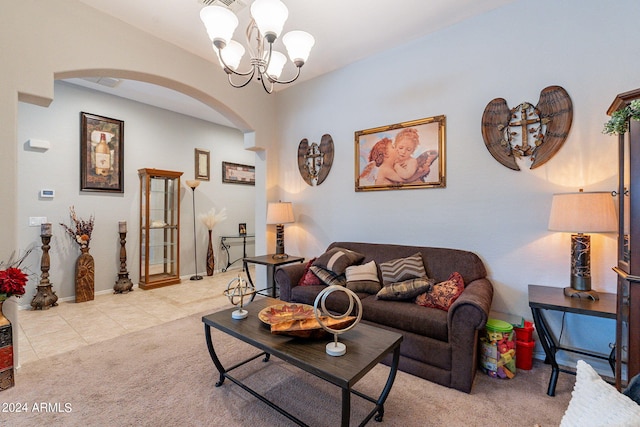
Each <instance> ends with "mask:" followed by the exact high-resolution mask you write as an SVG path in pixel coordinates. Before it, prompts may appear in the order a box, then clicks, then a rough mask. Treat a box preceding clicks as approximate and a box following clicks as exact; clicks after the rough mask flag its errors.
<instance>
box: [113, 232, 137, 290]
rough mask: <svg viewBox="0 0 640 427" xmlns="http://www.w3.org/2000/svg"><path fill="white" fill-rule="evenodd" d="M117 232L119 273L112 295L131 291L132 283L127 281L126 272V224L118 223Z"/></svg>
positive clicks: (127, 275) (127, 274)
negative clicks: (118, 239)
mask: <svg viewBox="0 0 640 427" xmlns="http://www.w3.org/2000/svg"><path fill="white" fill-rule="evenodd" d="M118 232H119V233H120V272H119V273H118V280H116V283H115V285H113V293H114V294H122V293H127V292H130V291H133V283H132V282H131V279H129V272H128V271H127V249H126V248H125V243H127V222H126V221H119V222H118Z"/></svg>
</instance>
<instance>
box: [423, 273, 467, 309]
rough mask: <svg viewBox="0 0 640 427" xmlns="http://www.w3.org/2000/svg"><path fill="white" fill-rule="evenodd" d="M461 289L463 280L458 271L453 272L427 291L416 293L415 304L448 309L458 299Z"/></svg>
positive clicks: (462, 289)
mask: <svg viewBox="0 0 640 427" xmlns="http://www.w3.org/2000/svg"><path fill="white" fill-rule="evenodd" d="M463 291H464V280H462V276H460V274H459V273H457V272H454V273H453V274H451V276H450V277H449V279H448V280H445V281H444V282H440V283H437V284H435V285H434V286H433V288H431V289H430V290H429V291H428V292H425V293H423V294H421V295H418V297H417V298H416V304H418V305H421V306H423V307H431V308H438V309H440V310H444V311H449V307H451V304H453V302H454V301H455V300H456V299H458V297H459V296H460V294H461V293H462V292H463Z"/></svg>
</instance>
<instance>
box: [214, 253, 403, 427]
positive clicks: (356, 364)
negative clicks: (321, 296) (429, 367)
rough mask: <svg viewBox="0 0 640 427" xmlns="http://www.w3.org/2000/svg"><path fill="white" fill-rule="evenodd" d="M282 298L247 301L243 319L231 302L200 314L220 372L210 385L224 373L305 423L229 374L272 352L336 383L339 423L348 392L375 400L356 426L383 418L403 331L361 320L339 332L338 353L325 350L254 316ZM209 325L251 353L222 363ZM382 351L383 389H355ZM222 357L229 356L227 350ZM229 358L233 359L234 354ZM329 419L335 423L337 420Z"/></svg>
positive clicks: (347, 409) (346, 411)
mask: <svg viewBox="0 0 640 427" xmlns="http://www.w3.org/2000/svg"><path fill="white" fill-rule="evenodd" d="M290 258H291V257H290ZM281 302H282V301H279V300H275V299H271V298H260V299H258V300H256V301H255V302H253V303H251V305H250V306H249V307H250V308H249V311H250V314H249V316H248V317H247V318H246V319H242V320H236V319H233V318H232V317H231V312H232V311H233V310H235V308H231V309H227V310H223V311H219V312H217V313H213V314H210V315H208V316H204V317H202V322H204V332H205V339H206V342H207V349H208V350H209V355H210V356H211V360H212V361H213V364H214V365H215V367H216V369H217V371H218V374H219V377H218V381H217V382H216V383H215V386H216V387H221V386H222V385H223V383H224V381H225V379H227V378H228V379H229V380H230V381H232V382H233V383H234V384H237V385H238V386H240V387H241V388H242V389H243V390H245V391H247V392H249V393H250V394H251V395H252V396H254V397H256V398H257V399H259V400H260V401H262V402H263V403H265V404H267V405H268V406H269V407H270V408H272V409H274V410H276V411H278V412H279V413H280V414H282V415H284V416H285V417H287V418H288V419H289V420H291V421H292V422H294V423H295V424H297V425H300V426H306V425H307V424H306V423H305V422H303V421H302V420H300V419H299V418H297V417H295V416H294V415H292V414H291V413H289V412H287V411H286V410H285V409H283V408H282V407H280V406H278V405H277V404H276V403H274V402H273V401H271V400H270V399H269V398H267V396H265V395H263V394H260V393H258V392H257V391H255V390H254V389H253V388H251V387H249V385H248V384H245V383H244V382H243V381H241V378H242V377H243V376H244V375H241V376H240V377H238V378H236V377H235V376H234V375H232V371H233V370H234V369H236V368H239V367H241V366H243V365H245V364H247V363H249V362H251V361H253V360H255V359H258V358H262V361H263V362H265V364H266V362H268V361H269V360H270V358H271V355H273V356H275V357H277V358H279V359H281V360H283V361H285V362H287V363H289V364H291V365H293V366H295V367H297V368H300V369H302V370H303V371H305V372H308V373H310V374H313V375H315V376H316V377H318V378H320V379H322V380H324V381H327V382H329V383H331V384H334V385H336V386H338V387H340V389H341V395H342V399H341V400H342V404H341V407H339V408H336V411H339V412H340V414H341V417H340V425H341V426H343V427H346V426H349V421H350V415H351V395H352V394H353V395H356V396H358V397H360V398H362V399H364V400H366V401H368V402H370V403H373V405H374V406H373V409H372V410H371V411H370V412H369V414H368V415H367V416H366V417H365V419H364V420H363V421H362V422H361V423H360V425H361V426H364V425H365V424H366V423H367V422H368V421H369V420H370V419H371V418H374V417H375V420H376V421H378V422H380V421H382V419H383V416H384V404H385V401H386V400H387V396H388V395H389V392H390V391H391V387H392V386H393V383H394V380H395V377H396V373H397V372H398V362H399V360H400V343H401V342H402V335H400V334H399V333H397V332H392V331H387V330H386V329H382V328H378V327H375V326H372V325H365V324H363V323H360V324H358V325H357V326H356V327H355V328H353V329H352V330H350V331H348V332H346V333H344V334H342V335H340V341H341V342H343V343H345V344H346V346H347V353H346V354H345V355H344V356H340V357H333V356H329V355H328V354H327V353H326V348H325V346H326V343H327V340H303V339H299V338H296V337H289V336H286V335H274V334H272V333H271V332H270V331H269V329H268V328H265V327H264V324H262V322H261V321H260V320H259V319H258V313H259V312H260V310H262V309H263V308H266V307H269V306H271V305H275V304H279V303H281ZM211 328H215V329H218V330H220V331H222V332H225V333H226V334H228V335H230V336H231V337H234V338H237V339H239V340H241V341H244V342H246V343H248V344H250V345H252V346H253V347H256V349H257V351H256V352H255V353H256V354H254V355H253V356H252V357H249V358H248V359H246V360H242V361H241V357H240V355H233V357H232V358H231V359H229V360H232V361H235V362H237V363H235V364H233V365H232V366H225V365H223V364H222V362H221V361H220V359H219V358H218V355H217V353H216V351H215V349H214V346H213V345H214V338H213V337H212V333H211ZM227 338H228V337H225V336H222V337H221V338H218V339H219V340H223V339H227ZM387 355H391V366H390V369H389V375H388V377H387V380H386V382H385V383H384V385H382V384H381V385H380V388H381V390H382V391H381V392H380V394H379V395H378V397H373V396H370V395H368V394H364V392H362V391H359V390H357V389H355V388H354V386H355V385H356V383H357V382H358V381H359V380H360V379H361V378H362V377H364V376H365V375H366V374H367V372H369V371H370V370H371V369H373V367H375V366H376V365H377V364H378V363H379V362H381V361H382V359H384V358H385V357H386V356H387ZM227 356H228V355H227ZM227 358H229V356H228V357H227ZM234 358H235V359H237V360H234ZM232 363H233V362H232ZM230 364H231V363H230ZM267 366H268V365H267ZM313 410H314V408H313V407H309V411H310V412H312V411H313ZM332 424H336V425H337V423H332Z"/></svg>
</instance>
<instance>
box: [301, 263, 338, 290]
mask: <svg viewBox="0 0 640 427" xmlns="http://www.w3.org/2000/svg"><path fill="white" fill-rule="evenodd" d="M309 271H311V272H312V273H313V274H315V275H316V276H317V277H318V278H319V279H320V280H321V281H322V283H324V284H325V285H329V286H331V285H338V286H345V285H346V284H347V278H346V277H345V276H344V274H336V273H334V272H333V271H330V270H327V269H324V268H322V267H317V266H315V265H312V266H311V267H309Z"/></svg>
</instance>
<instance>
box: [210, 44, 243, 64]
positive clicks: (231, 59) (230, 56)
mask: <svg viewBox="0 0 640 427" xmlns="http://www.w3.org/2000/svg"><path fill="white" fill-rule="evenodd" d="M213 50H214V51H215V52H216V55H217V56H218V61H219V62H220V66H221V67H222V68H225V64H226V66H227V67H229V68H230V69H231V70H234V71H235V70H237V69H238V66H239V65H240V61H241V60H242V57H243V56H244V52H245V49H244V46H242V44H240V43H238V42H237V41H235V40H231V41H230V42H229V43H228V44H227V46H226V47H225V48H224V49H223V50H220V49H218V48H217V47H215V46H213ZM220 55H224V62H222V59H221V58H220Z"/></svg>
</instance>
